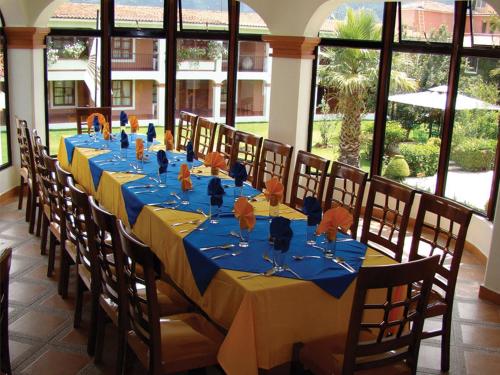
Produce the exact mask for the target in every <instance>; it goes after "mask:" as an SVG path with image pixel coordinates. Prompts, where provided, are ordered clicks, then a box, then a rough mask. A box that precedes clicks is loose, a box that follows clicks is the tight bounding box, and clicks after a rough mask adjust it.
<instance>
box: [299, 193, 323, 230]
mask: <svg viewBox="0 0 500 375" xmlns="http://www.w3.org/2000/svg"><path fill="white" fill-rule="evenodd" d="M302 212H304V214H305V215H307V225H318V224H319V223H320V222H321V215H322V210H321V204H320V203H319V201H318V200H317V199H316V198H314V197H306V198H305V199H304V206H303V207H302Z"/></svg>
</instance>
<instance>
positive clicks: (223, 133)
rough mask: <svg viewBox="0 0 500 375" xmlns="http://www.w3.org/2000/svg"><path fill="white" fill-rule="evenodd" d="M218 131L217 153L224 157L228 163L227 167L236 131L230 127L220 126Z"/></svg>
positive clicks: (227, 163)
mask: <svg viewBox="0 0 500 375" xmlns="http://www.w3.org/2000/svg"><path fill="white" fill-rule="evenodd" d="M217 130H218V134H217V143H216V145H215V151H217V152H218V153H220V154H222V155H224V160H225V162H226V165H228V166H229V163H230V160H231V152H232V149H233V140H234V135H235V134H236V129H235V128H233V127H232V126H229V125H225V124H218V126H217Z"/></svg>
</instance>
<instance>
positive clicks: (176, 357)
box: [127, 313, 224, 374]
mask: <svg viewBox="0 0 500 375" xmlns="http://www.w3.org/2000/svg"><path fill="white" fill-rule="evenodd" d="M160 330H161V346H162V350H161V354H162V355H161V367H162V372H163V373H165V374H167V373H175V372H180V371H186V370H189V369H194V368H202V367H207V366H211V365H214V364H216V363H217V352H218V350H219V346H220V344H221V343H222V340H223V339H224V337H223V335H222V334H221V333H220V332H219V331H217V329H216V328H215V327H214V326H213V325H212V324H211V323H210V322H209V321H208V320H206V319H205V318H204V317H203V316H201V315H199V314H195V313H186V314H177V315H172V316H169V317H163V318H160ZM127 339H128V343H129V345H130V346H131V348H132V349H133V350H134V352H135V353H136V355H137V357H138V358H139V360H140V361H141V363H142V364H143V365H144V367H146V368H149V348H148V346H147V345H146V344H145V343H144V342H143V341H142V340H141V339H140V338H139V337H137V335H136V334H135V332H134V331H131V332H129V333H128V337H127Z"/></svg>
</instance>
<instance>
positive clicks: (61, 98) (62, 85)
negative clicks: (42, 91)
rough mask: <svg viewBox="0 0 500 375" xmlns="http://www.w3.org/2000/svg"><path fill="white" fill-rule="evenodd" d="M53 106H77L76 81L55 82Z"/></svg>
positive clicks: (53, 85) (53, 86)
mask: <svg viewBox="0 0 500 375" xmlns="http://www.w3.org/2000/svg"><path fill="white" fill-rule="evenodd" d="M52 104H53V105H54V107H56V106H74V105H75V81H54V83H53V84H52Z"/></svg>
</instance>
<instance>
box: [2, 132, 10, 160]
mask: <svg viewBox="0 0 500 375" xmlns="http://www.w3.org/2000/svg"><path fill="white" fill-rule="evenodd" d="M0 137H1V138H2V140H1V141H2V155H1V157H2V159H1V160H0V165H2V164H5V163H7V161H8V159H9V153H8V149H7V132H6V131H5V130H2V131H1V134H0Z"/></svg>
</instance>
